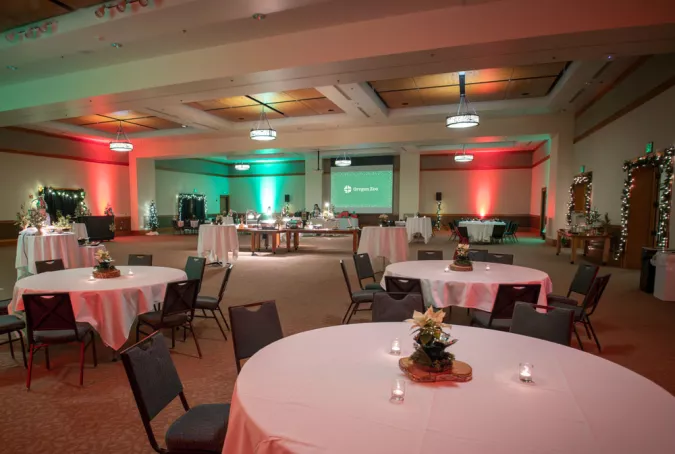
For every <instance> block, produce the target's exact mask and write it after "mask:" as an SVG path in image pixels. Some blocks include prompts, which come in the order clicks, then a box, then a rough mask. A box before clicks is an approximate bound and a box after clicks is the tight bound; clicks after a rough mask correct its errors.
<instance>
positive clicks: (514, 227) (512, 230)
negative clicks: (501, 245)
mask: <svg viewBox="0 0 675 454" xmlns="http://www.w3.org/2000/svg"><path fill="white" fill-rule="evenodd" d="M517 231H518V223H517V222H512V223H511V224H510V225H509V228H508V229H507V230H506V233H504V239H510V240H511V241H513V242H514V243H517V242H518V237H517V236H516V232H517Z"/></svg>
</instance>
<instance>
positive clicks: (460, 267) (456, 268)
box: [450, 262, 473, 271]
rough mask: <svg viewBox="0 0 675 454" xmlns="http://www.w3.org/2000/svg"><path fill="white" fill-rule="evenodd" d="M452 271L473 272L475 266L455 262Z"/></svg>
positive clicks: (452, 264)
mask: <svg viewBox="0 0 675 454" xmlns="http://www.w3.org/2000/svg"><path fill="white" fill-rule="evenodd" d="M450 269H451V270H452V271H473V264H471V263H469V264H468V265H467V264H462V265H458V264H456V263H454V262H453V263H451V264H450Z"/></svg>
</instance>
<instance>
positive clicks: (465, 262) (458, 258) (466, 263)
mask: <svg viewBox="0 0 675 454" xmlns="http://www.w3.org/2000/svg"><path fill="white" fill-rule="evenodd" d="M469 247H470V246H469V245H468V244H465V243H460V244H458V245H457V249H456V250H455V258H454V260H453V261H452V263H451V264H450V269H451V270H453V271H473V265H472V264H471V259H470V258H469Z"/></svg>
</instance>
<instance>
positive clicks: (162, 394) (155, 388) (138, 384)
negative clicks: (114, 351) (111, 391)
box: [120, 331, 189, 452]
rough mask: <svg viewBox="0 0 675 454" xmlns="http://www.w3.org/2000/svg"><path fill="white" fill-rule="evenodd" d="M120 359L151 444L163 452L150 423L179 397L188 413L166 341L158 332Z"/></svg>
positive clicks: (130, 349) (129, 349)
mask: <svg viewBox="0 0 675 454" xmlns="http://www.w3.org/2000/svg"><path fill="white" fill-rule="evenodd" d="M120 356H121V357H122V364H124V371H125V372H126V373H127V378H128V379H129V385H131V391H132V392H133V394H134V399H135V400H136V406H137V407H138V412H139V413H140V415H141V420H142V421H143V426H145V431H146V433H147V435H148V439H149V440H150V444H151V445H152V447H153V448H154V449H155V451H157V452H162V451H160V450H159V446H158V444H157V440H156V439H155V435H154V433H153V431H152V426H151V425H150V421H152V419H153V418H154V417H155V416H157V415H158V414H159V413H160V412H161V411H162V410H163V409H164V408H166V407H167V406H168V405H169V404H170V403H171V402H172V401H173V400H174V399H175V398H176V396H180V398H181V402H182V403H183V408H185V409H186V410H187V409H188V408H189V407H188V406H187V401H186V400H185V396H184V395H183V384H182V383H181V381H180V378H179V377H178V372H177V371H176V367H175V366H174V364H173V361H172V360H171V353H170V352H169V348H168V347H167V345H166V340H165V339H164V336H163V335H162V333H160V332H159V331H155V332H154V333H152V334H151V335H149V336H148V337H146V338H145V339H143V340H142V341H140V342H138V343H137V344H135V345H132V346H131V347H129V348H127V349H126V350H124V351H123V352H122V353H120Z"/></svg>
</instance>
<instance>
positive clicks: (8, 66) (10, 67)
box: [7, 65, 19, 71]
mask: <svg viewBox="0 0 675 454" xmlns="http://www.w3.org/2000/svg"><path fill="white" fill-rule="evenodd" d="M7 69H9V70H10V71H16V70H17V69H19V68H18V67H17V66H13V65H7Z"/></svg>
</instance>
